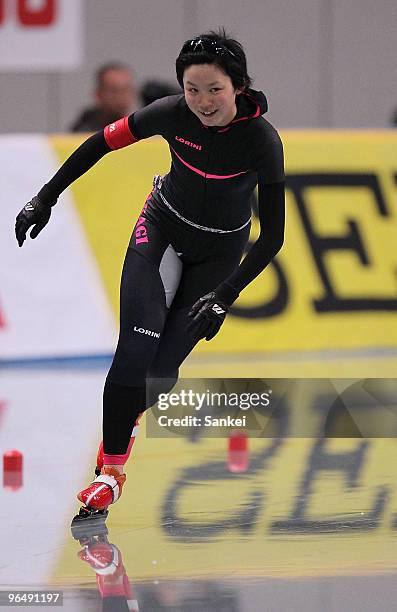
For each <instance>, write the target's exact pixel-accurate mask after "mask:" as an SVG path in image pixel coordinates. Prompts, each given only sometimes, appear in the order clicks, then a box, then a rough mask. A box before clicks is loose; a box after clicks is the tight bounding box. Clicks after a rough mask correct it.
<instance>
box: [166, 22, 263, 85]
mask: <svg viewBox="0 0 397 612" xmlns="http://www.w3.org/2000/svg"><path fill="white" fill-rule="evenodd" d="M200 39H202V40H203V42H205V41H214V43H213V44H214V50H209V51H206V50H205V48H204V47H205V46H206V45H201V44H200ZM215 43H216V45H215ZM210 45H211V43H210ZM189 46H190V47H191V49H192V50H189ZM186 48H187V49H186ZM193 64H216V65H217V66H219V68H221V70H223V72H225V73H226V74H227V75H228V76H229V77H230V78H231V80H232V83H233V87H234V89H247V88H248V87H250V85H251V83H252V80H251V77H250V76H249V75H248V72H247V58H246V57H245V52H244V49H243V46H242V45H241V44H240V43H239V42H238V41H237V40H235V39H234V38H230V36H228V35H227V34H226V32H225V28H219V30H218V31H214V30H211V31H209V32H206V33H205V34H200V35H199V36H196V37H195V38H193V39H192V40H191V41H190V40H187V41H186V42H185V43H184V44H183V46H182V50H181V52H180V53H179V55H178V57H177V59H176V78H177V79H178V83H179V85H180V86H181V87H182V88H183V73H184V72H185V70H186V68H188V67H189V66H192V65H193Z"/></svg>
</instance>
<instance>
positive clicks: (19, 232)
mask: <svg viewBox="0 0 397 612" xmlns="http://www.w3.org/2000/svg"><path fill="white" fill-rule="evenodd" d="M55 203H56V200H55V202H52V203H51V204H44V203H43V202H42V201H41V200H40V198H39V197H38V196H35V197H34V198H32V199H31V200H30V202H28V203H27V204H25V206H24V207H23V208H22V210H21V212H20V213H19V215H18V216H17V218H16V222H15V235H16V238H17V241H18V244H19V246H20V247H21V246H22V245H23V243H24V242H25V240H26V232H27V231H28V229H29V228H30V227H31V226H32V225H34V227H33V229H32V231H31V232H30V237H31V238H36V236H38V235H39V233H40V232H41V230H42V229H43V227H45V226H46V225H47V223H48V221H49V220H50V216H51V206H53V205H54V204H55Z"/></svg>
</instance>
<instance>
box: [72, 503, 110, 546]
mask: <svg viewBox="0 0 397 612" xmlns="http://www.w3.org/2000/svg"><path fill="white" fill-rule="evenodd" d="M108 514H109V511H108V510H93V509H91V508H86V507H85V506H83V507H82V508H80V511H79V513H78V514H76V516H75V517H74V518H73V520H72V522H71V525H70V529H71V532H72V536H73V537H74V539H75V540H80V539H81V538H83V537H93V536H95V535H107V533H108V530H107V527H106V525H105V521H106V519H107V516H108Z"/></svg>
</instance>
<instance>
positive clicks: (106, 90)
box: [70, 62, 137, 132]
mask: <svg viewBox="0 0 397 612" xmlns="http://www.w3.org/2000/svg"><path fill="white" fill-rule="evenodd" d="M95 81H96V86H95V104H94V106H91V107H89V108H86V109H84V110H83V111H82V112H81V114H80V115H79V117H78V118H77V119H76V120H75V121H74V122H73V124H72V125H71V127H70V131H71V132H97V131H98V130H102V129H103V128H104V127H105V126H107V125H109V123H113V121H118V119H121V118H122V117H125V115H128V114H129V113H131V112H132V111H133V110H135V107H136V98H137V95H136V89H135V85H134V81H133V76H132V73H131V70H130V69H129V68H128V66H126V65H125V64H122V63H121V62H111V63H108V64H104V65H103V66H100V67H99V68H98V70H97V72H96V78H95Z"/></svg>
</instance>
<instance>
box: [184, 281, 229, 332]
mask: <svg viewBox="0 0 397 612" xmlns="http://www.w3.org/2000/svg"><path fill="white" fill-rule="evenodd" d="M228 310H229V307H228V306H226V304H224V303H223V302H220V301H219V300H218V299H217V295H216V293H215V291H211V293H207V295H203V297H201V298H200V299H198V300H197V302H196V303H195V304H193V306H192V308H191V310H190V312H189V313H188V317H190V318H191V319H192V320H191V321H190V323H189V325H188V328H187V329H188V332H189V333H190V334H191V335H192V336H193V338H194V339H195V340H200V339H201V338H205V339H206V340H211V339H212V338H213V337H214V336H216V334H217V333H218V331H219V330H220V327H221V325H222V323H223V321H224V320H225V317H226V315H227V312H228Z"/></svg>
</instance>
